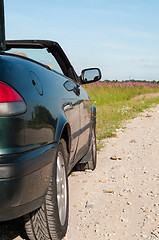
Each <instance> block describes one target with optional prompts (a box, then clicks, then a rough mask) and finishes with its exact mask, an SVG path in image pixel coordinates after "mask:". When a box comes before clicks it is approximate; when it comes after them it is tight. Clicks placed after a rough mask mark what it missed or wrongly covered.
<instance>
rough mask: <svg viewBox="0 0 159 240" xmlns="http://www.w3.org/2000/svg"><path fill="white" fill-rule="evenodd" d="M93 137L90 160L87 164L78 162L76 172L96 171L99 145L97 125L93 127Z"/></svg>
mask: <svg viewBox="0 0 159 240" xmlns="http://www.w3.org/2000/svg"><path fill="white" fill-rule="evenodd" d="M91 131H92V135H91V145H90V159H89V160H88V161H87V162H86V163H80V162H78V163H77V164H76V170H78V171H85V170H88V169H89V170H92V171H93V170H94V169H95V168H96V165H97V144H96V131H95V125H93V126H92V129H91Z"/></svg>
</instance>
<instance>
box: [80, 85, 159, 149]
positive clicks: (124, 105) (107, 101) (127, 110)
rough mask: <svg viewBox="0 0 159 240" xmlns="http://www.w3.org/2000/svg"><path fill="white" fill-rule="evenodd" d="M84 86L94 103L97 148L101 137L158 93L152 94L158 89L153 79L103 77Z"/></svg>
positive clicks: (156, 99) (157, 98) (156, 100)
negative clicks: (144, 80) (112, 78)
mask: <svg viewBox="0 0 159 240" xmlns="http://www.w3.org/2000/svg"><path fill="white" fill-rule="evenodd" d="M85 89H86V90H87V92H88V94H89V95H90V97H91V99H92V102H93V103H94V105H95V106H96V107H97V128H96V133H97V140H98V149H100V148H101V147H102V145H101V140H102V139H104V138H107V137H113V136H115V135H116V129H119V128H121V127H122V123H123V121H124V120H128V119H132V118H134V117H136V115H137V114H138V113H140V112H143V110H144V109H147V108H150V107H152V106H155V105H156V104H158V103H159V96H157V95H156V94H154V93H159V84H158V83H157V82H155V81H153V82H139V81H126V82H117V81H113V82H110V81H104V82H97V83H93V84H89V85H86V86H85ZM147 94H148V95H147ZM138 96H139V97H138Z"/></svg>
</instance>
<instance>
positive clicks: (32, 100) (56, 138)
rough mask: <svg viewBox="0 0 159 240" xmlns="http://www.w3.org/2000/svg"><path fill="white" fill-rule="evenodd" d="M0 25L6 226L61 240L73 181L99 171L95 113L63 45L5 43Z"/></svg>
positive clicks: (91, 78) (1, 209) (0, 193)
mask: <svg viewBox="0 0 159 240" xmlns="http://www.w3.org/2000/svg"><path fill="white" fill-rule="evenodd" d="M0 3H1V23H0V24H1V26H0V34H1V36H0V221H7V220H10V219H14V218H19V217H21V219H22V221H23V224H24V227H25V231H26V234H27V237H28V239H31V240H32V239H35V240H45V239H49V240H50V239H62V238H63V237H64V235H65V233H66V230H67V224H68V205H69V197H68V175H69V173H70V171H71V170H72V169H73V167H75V168H76V169H77V170H85V169H91V170H94V169H95V167H96V135H95V124H96V109H95V106H94V105H93V104H92V103H91V100H90V98H89V96H88V94H87V92H86V91H85V90H84V89H83V88H82V87H81V85H82V84H87V83H90V82H95V81H98V80H99V79H100V78H101V73H100V70H99V69H98V68H91V69H85V70H83V71H82V73H81V76H78V75H77V74H76V72H75V70H74V68H73V67H72V65H71V63H70V62H69V60H68V58H67V56H66V55H65V53H64V52H63V50H62V49H61V47H60V46H59V44H58V43H56V42H52V41H45V40H18V41H16V40H14V41H5V38H4V22H3V20H4V19H3V1H2V0H0Z"/></svg>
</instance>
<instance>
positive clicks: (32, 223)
mask: <svg viewBox="0 0 159 240" xmlns="http://www.w3.org/2000/svg"><path fill="white" fill-rule="evenodd" d="M67 155H68V153H67V149H66V143H65V141H64V140H63V139H61V140H60V142H59V144H58V147H57V154H56V161H55V163H54V166H53V171H52V178H51V180H50V185H49V188H48V191H47V194H46V196H45V202H44V204H43V205H42V207H41V208H39V209H37V210H35V211H33V212H31V213H29V214H26V215H25V216H24V217H23V221H24V227H25V231H26V234H27V236H28V238H29V239H30V240H60V239H62V238H63V237H64V236H65V234H66V231H67V225H68V208H69V197H68V176H67V171H66V169H67V167H66V162H67Z"/></svg>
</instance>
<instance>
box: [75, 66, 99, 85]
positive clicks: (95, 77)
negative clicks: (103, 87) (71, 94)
mask: <svg viewBox="0 0 159 240" xmlns="http://www.w3.org/2000/svg"><path fill="white" fill-rule="evenodd" d="M101 77H102V74H101V71H100V69H99V68H88V69H84V70H83V71H82V73H81V77H80V78H81V81H82V83H83V84H87V83H91V82H97V81H99V80H100V79H101Z"/></svg>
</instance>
